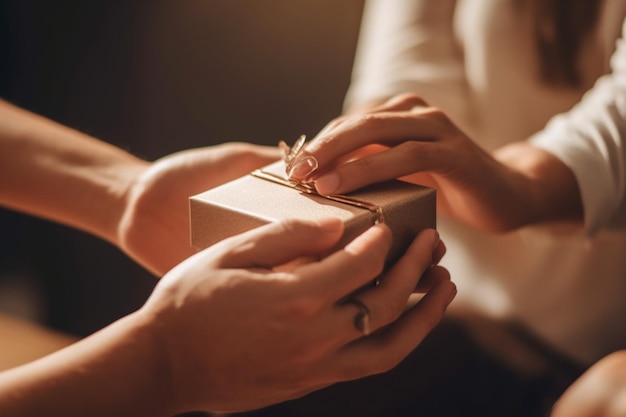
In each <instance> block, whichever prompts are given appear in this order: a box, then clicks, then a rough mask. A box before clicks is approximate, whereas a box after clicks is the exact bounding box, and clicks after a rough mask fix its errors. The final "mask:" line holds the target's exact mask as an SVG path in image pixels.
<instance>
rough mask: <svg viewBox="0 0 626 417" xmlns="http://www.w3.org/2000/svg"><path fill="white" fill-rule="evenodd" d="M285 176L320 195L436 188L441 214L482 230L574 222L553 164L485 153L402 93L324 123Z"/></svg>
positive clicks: (568, 192) (539, 156)
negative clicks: (375, 186)
mask: <svg viewBox="0 0 626 417" xmlns="http://www.w3.org/2000/svg"><path fill="white" fill-rule="evenodd" d="M307 157H308V158H310V157H314V158H315V159H316V160H317V165H318V166H319V167H318V169H317V170H316V171H314V172H312V171H311V168H312V166H315V164H311V163H308V162H309V161H310V159H307ZM298 162H301V163H298ZM290 177H291V178H292V179H295V180H305V181H310V182H314V183H315V186H316V188H317V190H318V191H319V192H320V193H321V194H326V195H328V194H341V193H345V192H348V191H351V190H354V189H357V188H359V187H362V186H364V185H367V184H370V183H374V182H379V181H383V180H387V179H392V178H398V177H403V179H406V180H408V181H411V182H414V183H418V184H422V185H426V186H431V187H434V188H436V189H437V196H438V208H439V210H440V212H441V213H442V214H444V215H448V216H451V217H453V218H456V219H459V220H461V221H463V222H465V223H467V224H469V225H472V226H474V227H477V228H479V229H483V230H487V231H496V232H500V231H507V230H511V229H514V228H517V227H520V226H522V225H525V224H530V223H536V222H543V221H552V220H570V219H577V220H579V219H581V218H582V203H581V200H580V193H579V191H578V186H577V183H576V180H575V178H574V176H573V174H572V173H571V171H570V170H569V169H568V168H567V167H566V166H565V165H564V164H563V163H562V162H560V161H559V160H558V159H556V158H555V157H553V156H552V155H551V154H549V153H547V152H545V151H542V150H540V149H537V148H533V147H531V146H529V145H528V144H526V143H516V144H512V145H509V146H507V147H504V148H502V149H500V150H498V151H496V152H495V153H494V154H490V153H489V152H487V151H485V150H484V149H482V148H481V147H479V146H478V145H477V144H476V143H475V142H473V141H472V140H471V139H470V138H468V137H467V136H466V135H465V134H464V133H463V132H462V131H461V130H459V129H458V128H457V127H456V126H455V125H454V124H453V123H452V122H451V121H450V119H449V118H448V117H447V116H446V115H445V114H444V113H443V112H442V111H441V110H439V109H436V108H433V107H429V106H428V105H427V104H426V103H425V102H424V101H423V100H422V99H420V98H419V97H417V96H415V95H410V94H409V95H401V96H398V97H395V98H393V99H391V100H389V101H388V102H387V103H385V104H384V105H382V106H380V107H378V108H376V109H374V110H372V111H371V112H368V113H363V114H354V115H348V116H344V117H340V118H338V119H336V120H334V121H333V122H331V123H330V124H328V125H327V126H326V127H325V128H324V129H323V130H322V131H321V132H320V133H319V134H318V135H317V137H316V138H315V139H314V140H313V141H312V142H311V143H310V144H309V145H308V146H307V147H306V150H305V152H304V153H303V154H302V156H301V157H300V158H299V161H298V160H296V161H295V163H294V168H293V169H292V171H291V173H290Z"/></svg>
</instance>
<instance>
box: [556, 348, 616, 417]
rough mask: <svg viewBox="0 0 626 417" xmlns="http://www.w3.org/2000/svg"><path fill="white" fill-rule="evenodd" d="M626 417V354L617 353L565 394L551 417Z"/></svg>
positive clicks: (581, 378) (596, 365)
mask: <svg viewBox="0 0 626 417" xmlns="http://www.w3.org/2000/svg"><path fill="white" fill-rule="evenodd" d="M624 415H626V350H622V351H618V352H615V353H613V354H611V355H609V356H607V357H605V358H604V359H602V360H600V361H599V362H598V363H596V364H595V365H593V366H592V367H591V368H589V370H588V371H587V372H585V373H584V374H583V375H582V376H581V377H580V378H579V379H578V380H577V381H576V382H574V384H573V385H572V386H571V387H570V388H568V389H567V391H565V393H564V394H563V395H562V396H561V398H560V399H559V401H558V402H557V403H556V405H555V407H554V410H553V412H552V414H551V417H620V416H624Z"/></svg>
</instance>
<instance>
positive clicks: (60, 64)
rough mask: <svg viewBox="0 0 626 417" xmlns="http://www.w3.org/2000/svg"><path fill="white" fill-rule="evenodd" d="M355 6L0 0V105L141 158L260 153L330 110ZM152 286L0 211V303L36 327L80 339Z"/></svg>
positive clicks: (115, 259) (127, 264)
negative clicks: (224, 147) (21, 301)
mask: <svg viewBox="0 0 626 417" xmlns="http://www.w3.org/2000/svg"><path fill="white" fill-rule="evenodd" d="M361 9H362V0H341V1H337V0H298V1H293V0H263V1H258V0H177V1H164V0H150V1H147V0H146V1H93V0H92V1H84V0H72V1H55V2H48V1H45V0H2V1H0V96H1V97H2V98H4V99H7V100H9V101H12V102H14V103H16V104H18V105H20V106H23V107H25V108H27V109H30V110H33V111H35V112H38V113H41V114H43V115H45V116H47V117H50V118H52V119H54V120H57V121H59V122H62V123H65V124H68V125H70V126H72V127H75V128H77V129H80V130H82V131H85V132H87V133H89V134H91V135H94V136H96V137H99V138H101V139H103V140H106V141H109V142H111V143H114V144H116V145H118V146H121V147H123V148H124V149H127V150H129V151H130V152H132V153H134V154H136V155H139V156H141V157H143V158H147V159H155V158H158V157H160V156H163V155H166V154H168V153H170V152H174V151H177V150H181V149H185V148H189V147H196V146H203V145H210V144H215V143H220V142H224V141H231V140H238V141H240V140H243V141H249V142H255V143H260V144H270V145H274V144H276V143H277V142H278V140H279V139H286V140H292V139H295V138H296V137H297V136H298V135H300V134H301V133H305V134H308V135H314V134H315V133H316V132H317V131H318V130H319V129H320V128H321V127H322V126H323V125H324V124H325V123H326V122H327V121H329V120H330V119H332V118H333V117H335V116H337V115H338V114H339V113H340V111H341V102H342V99H343V95H344V93H345V90H346V88H347V86H348V83H349V77H350V68H351V65H352V59H353V54H354V47H355V45H356V37H357V32H358V25H359V20H360V15H361ZM1 151H2V150H1V148H0V152H1ZM2 180H11V181H19V179H18V178H11V179H7V178H5V179H2ZM153 285H154V279H153V278H152V277H151V276H150V275H149V274H147V273H146V272H145V271H143V270H142V269H141V268H139V267H138V266H136V265H135V264H134V263H133V262H132V261H130V260H128V259H127V258H126V257H125V256H124V255H123V254H121V253H120V252H119V251H118V250H117V249H115V248H113V247H111V246H110V245H108V244H106V243H103V242H101V241H99V240H97V239H94V238H92V237H89V236H86V235H84V234H83V233H80V232H76V231H72V230H68V229H66V228H64V227H61V226H57V225H53V224H50V223H48V222H45V221H41V220H36V219H32V218H29V217H26V216H21V215H17V214H15V213H11V212H8V211H0V293H3V294H4V295H5V301H6V298H9V299H10V300H9V301H11V300H15V299H16V297H15V296H13V295H12V294H14V293H15V294H26V295H27V296H26V299H25V303H26V304H27V305H30V306H31V308H30V309H26V314H29V315H31V316H32V317H34V318H35V319H37V320H41V321H43V322H45V323H46V324H48V325H51V326H53V327H55V328H58V329H61V330H64V331H67V332H70V333H74V334H77V335H84V334H88V333H90V332H93V331H94V330H96V329H98V328H100V327H102V326H104V325H106V324H107V323H109V322H110V321H112V320H114V319H116V318H117V317H119V316H121V315H123V314H126V313H128V312H129V311H132V310H133V309H135V308H137V307H138V306H139V305H141V303H142V302H143V301H144V300H145V297H146V296H147V294H148V293H149V292H150V289H151V288H152V286H153ZM1 298H2V297H0V299H1ZM33 300H34V301H33ZM0 301H1V300H0ZM29 303H30V304H29ZM0 304H1V303H0ZM5 304H6V303H5ZM9 304H11V302H9ZM1 308H2V305H0V309H1Z"/></svg>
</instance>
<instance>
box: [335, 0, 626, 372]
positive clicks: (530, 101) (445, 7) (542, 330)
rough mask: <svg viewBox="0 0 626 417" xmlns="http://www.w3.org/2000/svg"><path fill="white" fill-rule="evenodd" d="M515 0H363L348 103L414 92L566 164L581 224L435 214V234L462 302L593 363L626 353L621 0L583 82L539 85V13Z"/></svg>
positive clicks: (493, 134) (600, 31)
mask: <svg viewBox="0 0 626 417" xmlns="http://www.w3.org/2000/svg"><path fill="white" fill-rule="evenodd" d="M516 3H517V2H515V1H514V0H456V1H454V0H369V1H368V2H367V3H366V9H365V12H364V17H363V24H362V25H363V26H362V31H361V38H360V41H359V46H358V50H357V56H356V60H355V67H354V73H353V83H352V85H351V87H350V90H349V91H348V94H347V96H346V107H350V106H353V105H356V104H359V103H364V102H367V101H370V100H375V99H381V98H386V97H389V96H391V95H394V94H397V93H403V92H415V93H417V94H419V95H421V96H422V97H423V98H424V99H425V100H426V101H427V102H429V104H432V105H434V106H437V107H440V108H442V109H443V110H444V111H446V113H447V114H448V115H449V116H450V117H451V119H452V120H453V121H454V122H455V123H456V124H457V125H458V126H459V127H460V128H462V129H463V131H464V132H465V133H467V134H468V135H469V136H470V137H471V138H473V139H474V140H475V141H476V142H477V143H479V144H480V145H481V146H483V147H484V148H486V149H488V150H493V149H496V148H498V147H501V146H503V145H505V144H507V143H510V142H514V141H520V140H531V141H532V143H533V144H534V145H535V146H538V147H542V148H543V149H546V150H548V151H549V152H552V153H553V154H554V155H556V156H557V157H558V158H560V159H561V160H562V161H563V162H564V163H565V164H567V165H568V166H569V167H570V168H571V169H572V171H573V172H574V174H575V176H576V178H577V180H578V182H579V186H580V189H581V192H582V197H583V205H584V211H585V227H584V228H582V227H581V228H579V229H577V228H572V227H567V228H566V227H558V226H552V227H545V226H544V227H527V228H524V229H521V230H518V231H516V232H513V233H508V234H505V235H492V234H486V233H482V232H479V231H476V230H474V229H471V228H469V227H467V226H464V225H462V224H460V223H458V222H455V221H452V220H450V219H444V218H440V219H439V229H440V232H441V234H442V236H443V239H444V241H445V242H446V245H447V246H448V254H447V255H446V257H445V258H444V262H443V264H444V265H445V266H446V267H448V269H449V270H450V272H451V273H452V277H453V280H454V281H455V282H456V283H457V285H458V287H459V295H458V296H457V300H455V303H465V304H467V305H469V306H472V307H473V308H478V309H480V310H481V311H483V312H486V313H488V314H492V315H494V316H497V317H501V318H505V319H513V320H517V321H519V322H521V323H523V324H524V325H526V326H527V327H528V328H529V329H531V330H533V331H534V332H535V333H536V334H537V335H539V336H540V337H542V338H544V339H545V340H546V341H547V342H548V343H550V344H551V345H552V346H553V347H555V348H556V349H559V350H560V351H562V352H563V353H565V354H568V355H570V356H572V357H573V358H575V359H578V360H581V361H584V362H586V363H590V362H592V361H595V360H597V359H599V358H600V357H602V356H604V355H605V354H607V353H609V352H611V351H614V350H616V349H620V348H626V230H625V229H624V227H625V226H626V144H625V142H626V139H625V137H626V44H625V43H624V42H622V41H620V42H619V43H616V41H617V40H618V39H619V38H620V36H622V25H623V24H624V18H625V16H626V0H605V2H604V5H603V8H602V11H601V15H600V18H599V22H598V26H597V30H596V31H595V32H594V33H593V36H591V37H590V38H589V39H588V40H587V42H586V43H585V45H584V47H583V50H582V53H581V59H580V70H581V74H582V75H583V80H584V82H583V86H582V87H581V88H579V89H574V88H564V87H558V88H557V87H552V86H547V85H546V84H545V83H544V82H542V80H541V79H540V77H539V75H538V74H539V63H538V57H537V55H536V53H535V50H534V41H533V37H532V22H531V16H530V14H528V13H527V12H526V11H525V10H524V9H523V8H520V7H519V6H516V5H515V4H516ZM624 30H625V31H626V26H625V28H624Z"/></svg>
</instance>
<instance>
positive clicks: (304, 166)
mask: <svg viewBox="0 0 626 417" xmlns="http://www.w3.org/2000/svg"><path fill="white" fill-rule="evenodd" d="M317 167H318V163H317V159H316V158H315V157H314V156H305V157H304V158H300V159H299V160H298V161H297V162H296V163H294V164H293V166H292V167H291V168H290V169H289V172H288V173H287V176H288V177H289V179H295V180H299V181H302V180H305V179H306V178H307V177H308V176H309V175H311V174H312V173H313V171H315V170H316V169H317Z"/></svg>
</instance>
